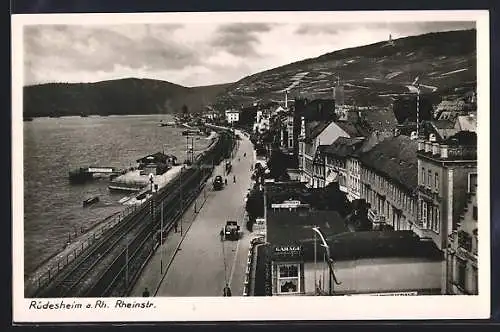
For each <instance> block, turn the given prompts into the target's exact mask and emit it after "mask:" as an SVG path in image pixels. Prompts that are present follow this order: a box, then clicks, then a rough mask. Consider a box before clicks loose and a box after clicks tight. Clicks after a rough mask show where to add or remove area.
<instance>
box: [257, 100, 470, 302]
mask: <svg viewBox="0 0 500 332" xmlns="http://www.w3.org/2000/svg"><path fill="white" fill-rule="evenodd" d="M341 110H342V112H339V107H336V106H335V101H334V100H328V99H323V100H312V101H308V100H304V99H303V100H300V99H298V100H295V102H294V103H293V105H291V106H289V105H286V104H285V107H280V109H276V110H274V111H271V112H268V115H267V116H268V123H269V127H271V128H272V127H275V128H277V129H278V131H279V139H278V141H279V148H280V150H281V153H285V154H288V155H290V156H293V157H294V158H295V160H296V165H293V167H291V168H290V169H289V175H290V178H291V179H292V180H293V179H296V180H297V181H299V182H301V183H303V184H304V185H305V186H307V187H309V188H324V187H326V186H328V185H329V184H331V183H336V185H338V187H339V188H340V190H342V191H343V192H345V194H346V196H347V198H348V199H349V201H351V202H355V201H359V200H362V201H364V202H366V203H368V204H369V205H368V206H369V209H368V218H369V220H370V222H371V223H372V229H373V230H375V231H376V230H384V231H385V232H382V233H384V234H385V235H384V236H385V238H384V236H382V235H380V232H367V233H366V234H365V233H363V234H361V233H358V234H356V233H354V234H347V235H344V237H343V238H342V237H341V238H339V237H338V234H339V232H337V235H336V236H334V235H335V234H330V235H329V236H333V237H332V238H331V241H333V242H334V243H336V245H335V244H334V245H333V247H335V248H336V251H337V257H336V260H337V261H338V260H339V255H340V254H339V252H345V255H344V256H346V257H347V258H346V259H344V260H343V261H344V263H342V264H343V265H342V264H340V265H338V264H336V267H335V270H338V269H340V271H343V272H340V275H342V274H344V276H345V278H340V279H343V280H346V279H349V277H347V276H348V275H349V274H352V273H360V272H361V271H362V270H363V269H365V270H363V271H364V272H363V273H368V274H371V275H372V277H373V276H374V275H375V276H377V277H378V278H382V279H383V278H384V274H386V273H391V272H390V271H392V270H391V269H390V268H389V266H392V268H394V267H395V266H398V264H399V267H400V271H401V272H402V274H401V273H400V276H399V278H401V281H397V282H396V281H394V280H393V281H394V284H393V289H394V288H396V289H398V290H399V291H415V290H416V289H419V290H420V292H421V293H422V292H423V293H426V292H427V293H429V292H430V293H441V294H477V293H478V282H477V275H478V270H477V243H478V238H477V234H478V233H477V214H478V212H477V197H476V192H477V141H476V127H477V125H476V117H475V114H474V113H471V114H464V113H460V112H451V116H450V112H448V113H447V114H448V117H447V118H446V119H441V118H440V119H432V120H429V121H425V122H422V123H419V125H418V126H417V128H418V129H417V130H419V131H418V133H417V132H415V131H414V130H412V131H410V132H409V134H408V135H403V134H402V133H403V132H405V128H403V127H401V126H398V124H397V122H396V121H394V116H392V117H391V116H390V114H388V113H387V112H382V111H374V110H368V111H365V110H363V111H361V110H359V109H352V108H351V109H349V108H345V107H342V108H341ZM370 117H371V119H370ZM261 122H262V120H261V119H260V121H258V123H261ZM406 125H408V124H406ZM409 126H410V128H411V129H415V124H409ZM257 128H262V127H257ZM263 128H264V130H267V127H263ZM273 185H275V184H273ZM272 210H273V211H271V212H270V213H268V214H267V217H266V219H268V220H267V225H268V226H267V228H268V233H267V235H268V241H269V242H271V243H273V245H274V247H273V248H274V249H272V250H277V251H276V252H273V253H271V257H274V256H276V255H277V256H276V257H277V258H276V259H274V258H273V259H272V261H273V262H274V263H272V264H273V265H272V266H273V267H272V268H271V270H272V276H271V277H272V278H274V279H273V280H274V281H275V283H274V290H275V293H276V294H278V293H280V290H279V288H280V287H279V286H278V285H279V284H280V282H281V283H286V282H287V280H288V279H286V278H287V277H283V278H285V279H286V280H285V279H283V280H284V281H281V279H280V278H282V273H281V270H280V267H279V266H280V264H281V263H280V262H281V261H283V262H282V263H283V264H285V265H284V266H288V265H290V260H291V261H293V262H294V264H295V265H294V267H293V270H294V271H295V272H294V273H295V274H296V278H297V279H296V280H297V281H299V279H300V278H301V277H300V276H302V279H301V280H300V283H302V284H303V286H302V288H301V287H300V286H296V287H295V290H296V291H297V292H298V293H302V294H305V293H308V292H309V291H311V289H312V291H314V289H315V288H317V287H318V284H317V280H318V278H317V276H315V277H314V280H315V282H314V283H313V284H312V285H313V286H307V285H306V284H307V283H304V278H305V279H307V276H304V273H305V274H307V273H308V272H307V271H309V270H308V269H307V268H306V269H305V270H304V257H307V256H308V255H309V256H311V253H310V250H311V248H310V244H311V243H310V241H309V244H306V242H308V241H306V239H308V238H309V240H310V238H311V236H312V232H311V229H312V227H313V226H314V225H312V224H311V225H307V222H305V224H301V225H300V226H298V227H296V231H297V232H298V233H300V232H306V233H304V234H303V236H302V238H301V240H297V241H292V242H290V241H289V240H287V238H289V237H290V236H291V237H292V238H294V237H293V236H292V235H290V234H291V233H290V232H289V231H286V230H284V229H283V225H284V224H286V223H284V222H278V223H276V222H275V221H273V219H282V217H280V216H278V215H279V214H280V213H288V214H290V213H292V215H294V214H295V216H296V217H292V215H287V216H286V218H288V219H287V220H292V219H294V218H298V219H299V220H300V219H301V218H300V214H301V213H302V214H304V212H300V211H299V212H297V211H295V212H291V211H281V212H280V211H278V210H276V209H272ZM276 213H277V214H276ZM328 218H329V219H328ZM328 218H327V219H328V220H329V221H326V224H325V225H324V227H322V228H321V229H322V230H323V231H324V230H332V229H334V228H335V227H334V226H333V224H335V223H338V224H339V225H340V224H343V221H341V220H338V221H335V218H334V217H332V216H330V217H328ZM306 219H308V218H306ZM311 220H312V219H311ZM303 222H304V221H303ZM276 224H278V225H279V228H280V229H279V230H274V231H273V227H274V226H273V225H276ZM314 224H317V222H314ZM300 230H302V231H300ZM284 233H286V234H288V237H283V236H282V234H284ZM340 233H342V232H340ZM347 233H352V232H347ZM273 234H274V235H273ZM276 234H279V235H276ZM388 234H392V235H391V236H393V237H394V239H396V240H395V242H394V241H393V240H394V239H393V240H390V239H388V238H389V237H390V236H389V235H388ZM381 236H382V237H381ZM374 238H377V239H378V240H377V239H375V240H374ZM333 239H335V240H333ZM304 241H305V242H304ZM335 241H337V242H335ZM342 241H344V242H342ZM384 241H386V242H384ZM362 242H364V243H363V244H362V245H361V244H360V243H362ZM342 243H344V244H342ZM352 243H358V244H360V246H361V247H364V248H365V249H360V248H361V247H359V248H357V249H356V248H354V247H353V245H352ZM384 243H386V244H384ZM384 246H386V247H384ZM284 247H287V248H288V249H290V248H292V249H294V250H291V249H290V250H289V251H290V252H289V253H288V254H284V253H285V252H287V250H288V249H287V250H285V249H286V248H285V249H283V248H284ZM347 247H349V248H351V249H350V252H351V254H349V253H348V252H349V250H345V248H347ZM276 248H278V249H276ZM381 248H382V249H381ZM383 248H385V249H383ZM332 250H333V249H332ZM356 250H358V251H359V253H358V254H356V255H357V256H356V255H355V254H352V252H356ZM380 250H381V251H382V252H384V253H385V254H382V256H384V257H381V256H380V255H379V256H377V255H376V253H377V252H379V251H380ZM315 252H316V251H315ZM403 252H408V253H410V254H408V255H407V257H406V260H403V261H401V260H399V261H398V260H397V262H399V263H397V264H396V261H393V262H392V263H390V261H391V259H394V258H395V257H394V255H395V256H397V255H398V253H403ZM273 255H274V256H273ZM297 255H298V256H297ZM374 255H375V256H374ZM391 255H392V256H391ZM403 255H404V254H403ZM299 256H300V257H302V258H300V259H298V258H297V257H299ZM332 256H335V255H334V254H332ZM340 256H342V255H340ZM410 256H411V259H410ZM280 257H285V259H284V260H283V259H282V258H280ZM353 257H354V258H353ZM360 257H361V258H363V259H365V263H366V264H368V265H362V264H361V263H360V260H359V259H360ZM390 257H392V258H391V259H389V258H390ZM417 257H419V259H420V261H418V262H419V263H418V264H417V263H415V262H413V263H415V264H413V263H411V262H410V261H411V260H412V259H413V260H415V259H416V258H417ZM309 258H311V257H309ZM400 258H401V257H400ZM321 259H323V257H321ZM329 259H330V257H325V263H326V265H323V267H324V268H325V266H326V269H327V270H328V261H329ZM374 259H385V261H384V262H379V265H376V264H375V265H373V261H374ZM409 259H410V260H409ZM429 259H430V260H429ZM366 260H368V261H366ZM353 261H356V262H357V263H356V264H354V263H353ZM300 262H302V263H300ZM346 264H347V265H346ZM353 264H354V265H353ZM360 264H361V265H360ZM380 264H382V265H383V266H385V267H383V268H381V266H382V265H380ZM390 264H392V265H390ZM394 264H396V265H394ZM306 265H307V264H306ZM344 265H345V266H344ZM341 266H344V267H343V268H342V267H341ZM354 266H356V268H354ZM369 266H371V267H369ZM376 266H378V268H376ZM418 266H420V267H418ZM424 266H425V268H424ZM379 268H380V269H379ZM287 269H289V267H287ZM353 269H354V270H353ZM370 269H371V270H370ZM415 269H416V270H415ZM418 269H420V272H416V271H417V270H418ZM301 271H302V272H301ZM310 271H315V272H314V273H318V271H316V270H315V269H314V268H313V269H312V270H310ZM332 271H333V268H331V269H330V272H332ZM287 273H289V271H288V272H287ZM310 273H312V272H310ZM325 273H326V274H325V276H326V275H330V273H329V272H325ZM405 273H410V274H412V275H413V278H410V277H411V276H406V275H403V274H405ZM284 274H285V273H283V275H284ZM415 274H418V276H419V277H421V278H422V279H421V281H422V280H426V281H425V282H426V283H427V285H428V286H429V287H426V286H425V285H423V284H421V283H420V282H416V284H415V286H414V287H413V288H412V287H410V286H409V285H407V284H405V282H404V281H403V280H405V279H406V280H409V279H412V280H414V281H415V278H414V277H415ZM351 276H352V275H351ZM309 277H310V276H309ZM294 278H295V277H294ZM395 278H396V277H395ZM408 278H409V279H408ZM426 278H427V279H429V278H430V279H432V278H434V279H432V280H430V279H429V280H427V279H426ZM361 279H362V278H361ZM361 279H360V278H359V275H358V279H356V280H358V281H359V280H361ZM368 279H370V278H368ZM417 279H418V278H417ZM322 280H323V286H322V287H323V288H324V285H325V283H326V282H327V281H326V279H322ZM391 280H392V279H391ZM360 282H361V281H360ZM366 282H367V284H366V285H365V286H361V284H358V285H357V286H356V287H355V286H353V285H351V286H352V287H351V288H349V287H347V288H345V289H344V291H343V292H344V293H345V294H349V293H356V292H377V291H378V292H388V291H389V289H390V288H391V287H389V285H386V286H387V287H385V288H384V286H383V285H382V284H383V281H382V280H378V281H376V282H375V281H374V280H371V282H372V284H371V285H372V286H373V285H378V286H376V287H368V284H369V281H368V280H367V281H366ZM328 283H330V284H331V283H332V280H331V279H330V278H328ZM334 283H335V282H334ZM396 284H401V285H400V286H395V285H396ZM336 287H337V286H336ZM339 288H340V289H342V287H341V286H338V287H337V289H339ZM299 289H301V290H302V291H298V290H299ZM412 289H413V290H412ZM292 293H294V292H292ZM337 293H338V292H337ZM341 293H342V291H341Z"/></svg>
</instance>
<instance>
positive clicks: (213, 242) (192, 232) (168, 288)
mask: <svg viewBox="0 0 500 332" xmlns="http://www.w3.org/2000/svg"><path fill="white" fill-rule="evenodd" d="M240 136H242V138H243V139H242V140H241V141H240V146H239V150H238V151H237V152H235V155H234V159H233V161H232V164H233V167H232V171H231V173H229V175H225V174H223V167H217V169H216V171H215V172H214V174H213V175H214V176H216V175H222V176H223V177H225V178H227V186H226V187H225V188H224V189H223V190H221V191H212V192H210V195H209V198H208V200H207V201H206V203H205V204H204V206H203V207H202V209H201V211H200V213H199V214H198V215H197V216H196V218H195V219H194V220H193V222H192V225H191V227H190V228H189V230H188V232H187V234H186V236H185V238H184V240H183V242H182V244H181V246H180V247H179V250H177V253H176V254H175V257H174V259H173V261H172V263H171V265H170V267H169V268H168V271H167V272H166V275H165V277H164V278H163V280H162V282H161V284H160V286H159V288H158V290H157V292H156V296H222V291H223V288H224V286H225V282H226V281H227V282H228V283H229V285H230V287H231V292H232V295H233V296H241V295H242V294H243V286H244V285H243V283H244V280H245V270H246V263H247V254H248V249H249V246H250V240H251V238H250V234H249V232H248V231H247V229H246V225H245V221H244V215H245V196H246V193H247V192H248V188H249V187H250V185H251V180H250V167H251V164H252V162H253V147H252V144H251V142H250V141H249V140H248V138H246V137H244V136H243V135H240ZM244 153H246V157H244V156H243V154H244ZM238 158H239V159H240V161H238ZM233 175H235V176H236V183H234V182H233ZM210 181H211V180H210ZM210 181H209V183H207V186H208V187H209V188H210V190H211V182H210ZM227 220H236V221H237V222H238V224H239V225H240V227H241V230H242V233H243V234H242V236H241V238H240V240H239V241H230V240H226V241H221V240H220V234H219V232H220V230H221V228H222V227H223V226H224V225H225V223H226V221H227ZM223 253H224V254H223ZM148 269H149V270H151V267H148ZM159 269H160V267H159V266H156V270H159ZM152 273H159V271H154V272H152ZM150 287H154V285H150ZM138 290H140V289H138Z"/></svg>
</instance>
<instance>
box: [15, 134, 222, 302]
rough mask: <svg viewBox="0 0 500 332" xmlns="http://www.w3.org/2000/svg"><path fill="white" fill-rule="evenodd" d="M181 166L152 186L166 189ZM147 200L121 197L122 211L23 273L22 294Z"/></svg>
mask: <svg viewBox="0 0 500 332" xmlns="http://www.w3.org/2000/svg"><path fill="white" fill-rule="evenodd" d="M217 136H218V135H217V134H216V135H215V137H214V138H213V140H212V141H211V142H210V143H209V145H208V146H206V147H204V148H203V149H201V150H199V151H196V158H195V159H198V158H199V157H200V156H201V155H202V154H204V153H205V152H206V151H208V150H210V149H211V148H212V147H213V145H214V143H215V142H217V139H216V138H217ZM183 167H184V166H183V165H177V166H174V167H172V168H171V169H170V170H169V171H168V172H166V173H164V174H162V175H159V176H156V177H155V182H154V183H156V184H158V187H159V189H161V188H163V187H165V186H166V185H167V184H168V183H170V182H171V181H175V179H177V178H178V176H179V173H180V172H181V169H182V168H183ZM149 190H150V188H149V187H145V188H144V189H143V191H144V192H147V191H149ZM138 194H140V193H138ZM138 194H137V195H138ZM145 196H146V195H145ZM148 197H149V195H147V196H146V197H144V198H143V199H141V200H138V199H137V198H136V196H133V197H131V198H129V199H127V200H124V199H123V198H122V199H120V200H119V202H118V203H119V204H121V206H122V208H121V211H119V212H116V213H114V214H113V215H110V216H107V217H105V218H103V219H102V220H100V221H98V222H97V223H95V224H94V225H93V226H92V227H90V228H88V229H86V230H85V232H79V233H76V234H75V235H74V237H72V238H71V240H70V241H68V242H66V243H65V245H64V248H63V249H62V250H58V252H57V253H56V254H53V255H51V256H50V257H49V258H47V259H45V260H44V261H43V262H42V263H40V265H38V266H37V267H36V268H35V270H34V272H32V273H30V274H29V275H28V274H26V273H25V291H26V292H28V293H30V291H29V290H32V289H36V288H37V287H38V286H39V285H40V284H43V283H44V282H45V281H46V280H48V279H50V277H51V276H54V275H55V274H57V273H58V272H59V271H60V270H61V269H62V268H64V266H66V265H67V264H68V263H71V262H72V261H73V260H74V259H75V258H76V257H78V256H79V255H80V254H81V253H82V252H84V251H85V250H86V249H87V248H88V247H89V246H90V245H92V244H93V243H94V242H95V241H96V240H98V239H99V238H100V237H101V236H102V235H103V234H104V233H105V232H107V231H108V230H109V229H111V228H113V227H114V226H116V225H117V224H119V223H120V222H121V221H122V220H123V218H124V217H126V216H127V215H128V214H129V213H131V212H133V211H134V210H136V209H137V208H139V207H140V206H141V205H142V204H143V203H144V202H145V201H147V199H148ZM61 245H63V244H61ZM25 271H26V270H25Z"/></svg>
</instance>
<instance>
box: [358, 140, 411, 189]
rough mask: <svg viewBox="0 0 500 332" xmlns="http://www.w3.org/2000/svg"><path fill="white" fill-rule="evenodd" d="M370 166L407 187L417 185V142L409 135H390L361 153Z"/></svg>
mask: <svg viewBox="0 0 500 332" xmlns="http://www.w3.org/2000/svg"><path fill="white" fill-rule="evenodd" d="M360 159H361V161H362V162H363V163H364V164H365V165H366V166H368V167H369V168H371V169H373V170H375V171H377V172H378V173H380V174H383V175H384V176H385V177H387V178H390V179H393V180H396V181H397V182H398V183H400V184H401V185H402V186H404V187H405V188H406V189H408V190H410V191H413V190H415V189H416V187H417V183H418V181H417V180H418V179H417V167H418V166H417V142H416V141H415V140H411V139H410V138H409V137H408V136H403V135H400V136H396V137H388V138H386V139H384V140H383V141H381V142H380V143H378V144H377V145H375V146H374V147H373V148H372V149H371V150H369V151H367V152H365V153H362V154H361V155H360Z"/></svg>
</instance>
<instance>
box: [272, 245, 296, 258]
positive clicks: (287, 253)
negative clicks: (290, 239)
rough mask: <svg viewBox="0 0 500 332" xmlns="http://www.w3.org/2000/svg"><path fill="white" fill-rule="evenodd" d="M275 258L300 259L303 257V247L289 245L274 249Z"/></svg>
mask: <svg viewBox="0 0 500 332" xmlns="http://www.w3.org/2000/svg"><path fill="white" fill-rule="evenodd" d="M274 256H275V257H300V256H302V246H297V245H288V246H276V247H274Z"/></svg>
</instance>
